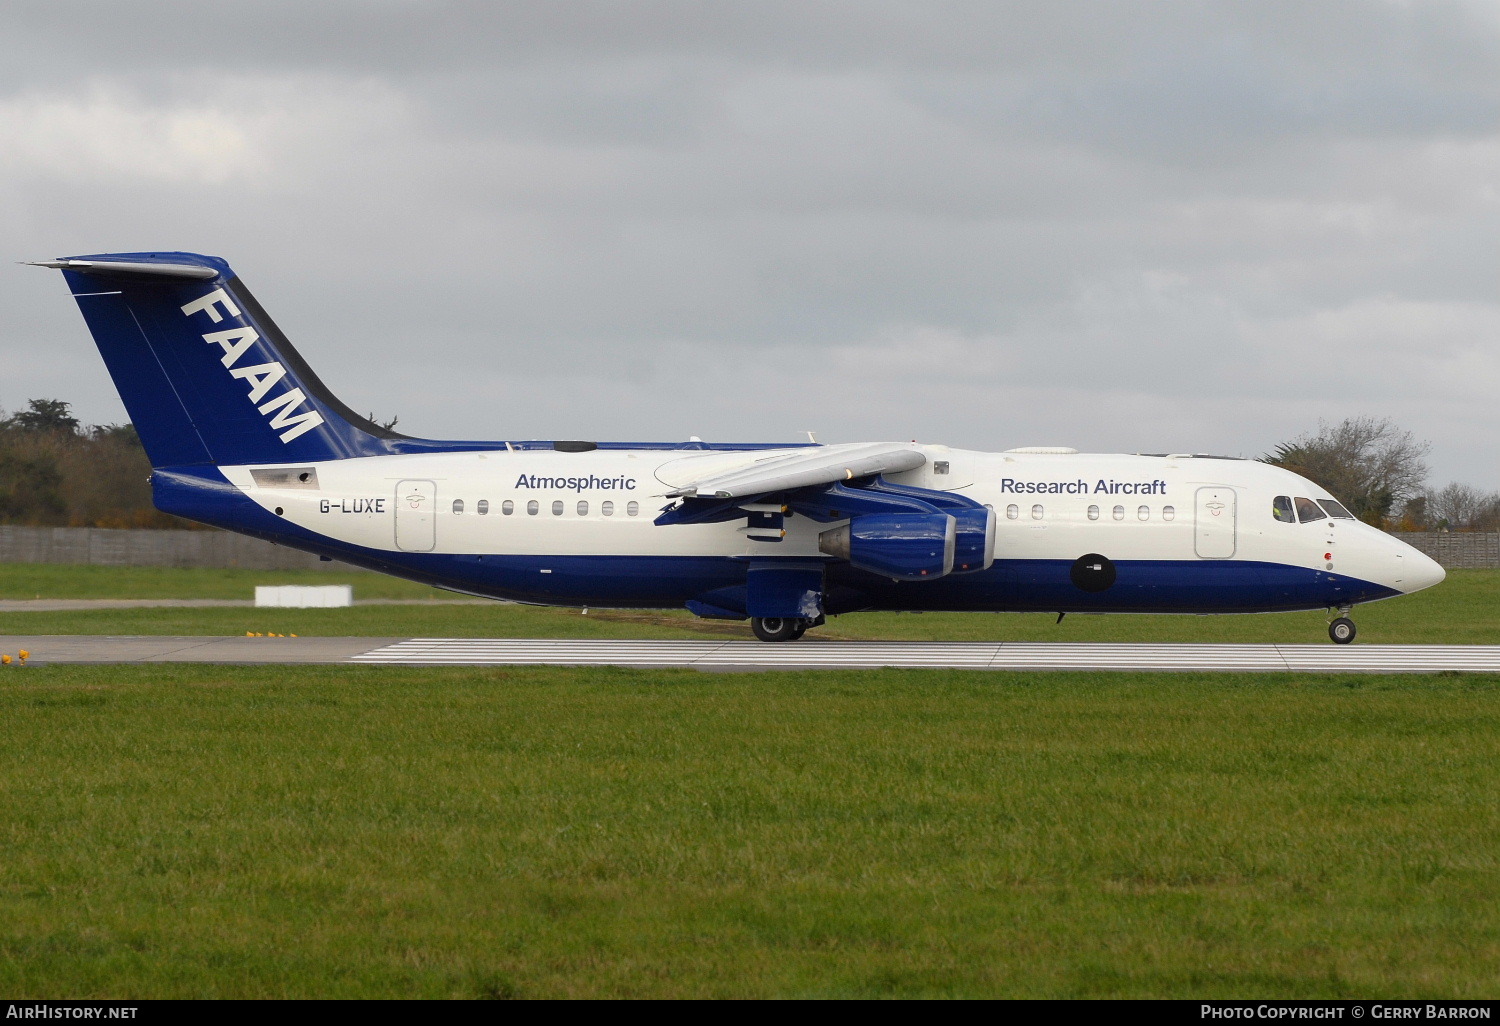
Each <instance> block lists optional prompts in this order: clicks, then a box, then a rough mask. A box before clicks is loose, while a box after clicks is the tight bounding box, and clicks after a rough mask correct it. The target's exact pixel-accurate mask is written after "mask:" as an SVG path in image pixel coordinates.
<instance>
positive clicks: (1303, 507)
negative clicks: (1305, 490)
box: [1292, 495, 1328, 524]
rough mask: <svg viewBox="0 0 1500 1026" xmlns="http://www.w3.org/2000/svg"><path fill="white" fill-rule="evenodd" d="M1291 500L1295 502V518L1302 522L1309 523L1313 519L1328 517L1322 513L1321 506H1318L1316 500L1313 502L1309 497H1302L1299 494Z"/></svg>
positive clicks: (1325, 518)
mask: <svg viewBox="0 0 1500 1026" xmlns="http://www.w3.org/2000/svg"><path fill="white" fill-rule="evenodd" d="M1292 501H1294V502H1295V503H1296V504H1297V519H1298V520H1300V521H1302V522H1303V523H1304V524H1310V523H1312V522H1313V521H1314V520H1327V519H1328V514H1327V513H1324V512H1323V510H1322V507H1320V506H1319V505H1318V504H1317V503H1316V502H1313V501H1312V500H1311V499H1304V498H1303V497H1302V496H1300V495H1299V496H1297V498H1296V499H1294V500H1292Z"/></svg>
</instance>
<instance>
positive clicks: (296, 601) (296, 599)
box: [255, 584, 354, 609]
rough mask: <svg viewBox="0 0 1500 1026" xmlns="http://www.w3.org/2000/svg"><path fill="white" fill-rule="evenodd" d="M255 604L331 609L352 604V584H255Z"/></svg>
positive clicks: (287, 607) (283, 607)
mask: <svg viewBox="0 0 1500 1026" xmlns="http://www.w3.org/2000/svg"><path fill="white" fill-rule="evenodd" d="M255 604H256V605H257V606H277V607H280V608H282V609H331V608H334V607H337V606H352V605H354V586H353V585H349V584H327V585H304V584H285V585H264V584H262V585H257V586H256V588H255Z"/></svg>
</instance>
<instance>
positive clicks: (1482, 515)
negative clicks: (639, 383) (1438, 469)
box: [1422, 481, 1500, 531]
mask: <svg viewBox="0 0 1500 1026" xmlns="http://www.w3.org/2000/svg"><path fill="white" fill-rule="evenodd" d="M1422 498H1425V499H1426V503H1425V505H1424V510H1423V512H1424V513H1425V515H1426V516H1425V519H1426V521H1427V524H1428V525H1429V526H1431V527H1435V528H1438V529H1439V530H1447V531H1493V530H1496V529H1497V528H1500V492H1490V493H1488V494H1486V493H1484V492H1481V491H1480V490H1479V489H1478V488H1474V487H1472V486H1471V485H1466V484H1461V483H1459V482H1457V481H1454V482H1453V483H1452V484H1449V485H1447V486H1446V487H1443V488H1440V489H1438V490H1437V491H1435V492H1428V493H1427V494H1426V495H1425V496H1422Z"/></svg>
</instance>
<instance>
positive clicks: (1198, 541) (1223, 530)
mask: <svg viewBox="0 0 1500 1026" xmlns="http://www.w3.org/2000/svg"><path fill="white" fill-rule="evenodd" d="M1234 507H1235V502H1234V489H1233V488H1230V487H1228V486H1227V485H1211V486H1209V487H1207V488H1199V489H1198V497H1197V500H1196V502H1195V503H1194V508H1195V515H1194V525H1195V526H1194V534H1193V551H1195V552H1197V553H1198V555H1199V556H1200V557H1201V558H1203V559H1229V558H1230V557H1232V556H1233V555H1234Z"/></svg>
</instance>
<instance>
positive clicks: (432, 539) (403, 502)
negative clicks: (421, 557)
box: [396, 481, 437, 552]
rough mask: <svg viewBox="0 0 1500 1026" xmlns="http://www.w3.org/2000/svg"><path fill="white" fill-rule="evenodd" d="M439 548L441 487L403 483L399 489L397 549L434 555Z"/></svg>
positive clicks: (397, 493) (422, 483)
mask: <svg viewBox="0 0 1500 1026" xmlns="http://www.w3.org/2000/svg"><path fill="white" fill-rule="evenodd" d="M436 546H437V485H436V484H434V483H433V482H431V481H402V482H401V483H400V484H398V485H396V548H398V549H400V550H401V551H402V552H431V551H432V550H433V549H434V548H435V547H436Z"/></svg>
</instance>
